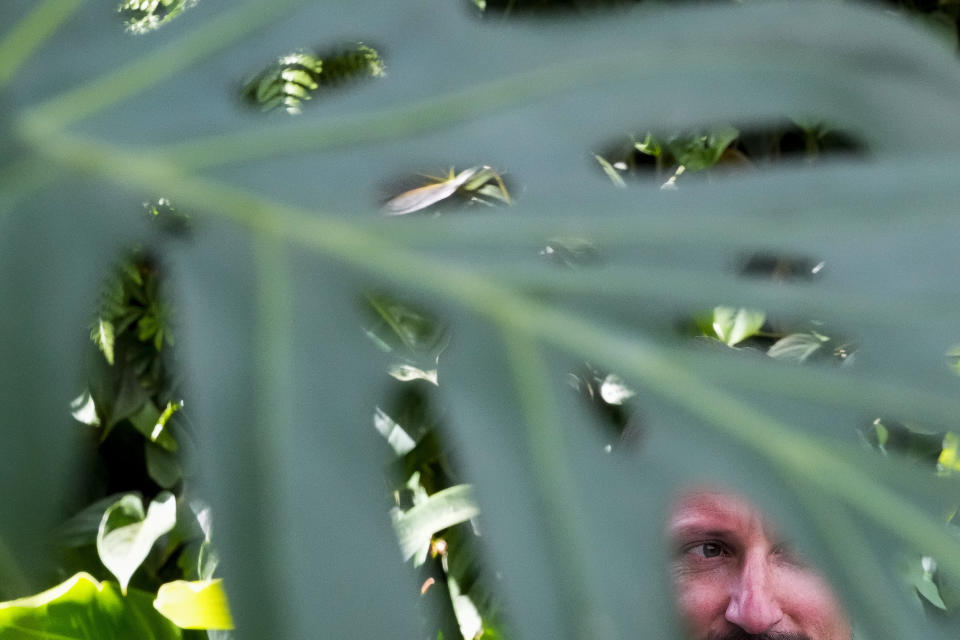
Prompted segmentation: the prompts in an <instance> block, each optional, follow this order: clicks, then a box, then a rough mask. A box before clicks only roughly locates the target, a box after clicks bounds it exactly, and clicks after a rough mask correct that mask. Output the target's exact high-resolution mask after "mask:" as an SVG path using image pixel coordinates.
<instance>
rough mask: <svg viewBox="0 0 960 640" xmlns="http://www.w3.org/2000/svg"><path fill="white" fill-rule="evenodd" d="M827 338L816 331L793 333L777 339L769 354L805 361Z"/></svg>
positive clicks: (784, 358) (779, 357)
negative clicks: (815, 332)
mask: <svg viewBox="0 0 960 640" xmlns="http://www.w3.org/2000/svg"><path fill="white" fill-rule="evenodd" d="M826 341H827V338H824V337H823V336H820V335H817V334H814V333H791V334H790V335H788V336H784V337H783V338H780V339H779V340H777V341H776V342H775V343H774V344H773V346H772V347H770V350H769V351H767V355H768V356H770V357H771V358H777V359H779V360H793V361H795V362H803V361H804V360H806V359H807V358H809V357H810V356H811V355H813V353H814V352H816V351H817V350H818V349H819V348H820V347H822V346H823V343H825V342H826Z"/></svg>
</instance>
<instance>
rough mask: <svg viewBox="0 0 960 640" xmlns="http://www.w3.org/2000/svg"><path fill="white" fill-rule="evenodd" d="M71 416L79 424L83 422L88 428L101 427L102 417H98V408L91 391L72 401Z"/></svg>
mask: <svg viewBox="0 0 960 640" xmlns="http://www.w3.org/2000/svg"><path fill="white" fill-rule="evenodd" d="M70 415H72V416H73V419H74V420H76V421H77V422H82V423H83V424H85V425H87V426H90V427H99V426H100V416H98V415H97V407H96V405H95V404H94V402H93V396H91V395H90V390H89V389H87V390H86V391H84V392H83V393H81V394H80V395H79V396H77V397H76V398H74V399H73V400H71V401H70Z"/></svg>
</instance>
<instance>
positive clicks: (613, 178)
mask: <svg viewBox="0 0 960 640" xmlns="http://www.w3.org/2000/svg"><path fill="white" fill-rule="evenodd" d="M593 157H594V158H596V160H597V162H599V163H600V168H601V169H603V172H604V173H605V174H607V177H608V178H610V182H612V183H613V186H615V187H620V188H623V187H626V186H627V183H626V182H624V181H623V178H622V177H621V176H620V173H619V172H618V171H617V170H616V168H614V166H613V165H612V164H610V161H609V160H607V159H606V158H604V157H603V156H601V155H597V154H596V153H595V154H593Z"/></svg>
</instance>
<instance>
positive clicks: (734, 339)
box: [713, 307, 767, 347]
mask: <svg viewBox="0 0 960 640" xmlns="http://www.w3.org/2000/svg"><path fill="white" fill-rule="evenodd" d="M766 317H767V315H766V313H764V312H763V311H757V310H755V309H744V308H743V307H741V308H739V309H735V308H733V307H715V308H714V310H713V330H714V332H715V333H716V334H717V337H718V338H719V339H720V340H721V341H723V342H724V343H725V344H727V345H728V346H731V347H732V346H734V345H736V344H739V343H740V342H743V341H744V340H746V339H747V338H749V337H751V336H755V335H757V332H758V331H760V327H762V326H763V323H764V321H765V320H766Z"/></svg>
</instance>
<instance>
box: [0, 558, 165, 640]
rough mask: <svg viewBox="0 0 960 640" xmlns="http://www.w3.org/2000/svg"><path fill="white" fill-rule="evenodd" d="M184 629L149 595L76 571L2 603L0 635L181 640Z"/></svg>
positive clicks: (24, 639)
mask: <svg viewBox="0 0 960 640" xmlns="http://www.w3.org/2000/svg"><path fill="white" fill-rule="evenodd" d="M181 637H182V634H181V632H180V630H179V629H178V628H177V627H176V626H175V625H174V624H173V623H171V622H170V621H169V620H167V619H166V618H165V617H164V616H162V615H160V614H159V613H158V612H157V611H156V610H155V609H154V608H153V597H152V596H151V595H150V594H149V593H145V592H142V591H138V590H136V589H130V590H129V591H128V592H126V593H121V590H120V589H119V588H118V587H117V585H115V584H113V583H110V582H103V583H100V582H97V581H96V580H95V579H94V578H93V577H92V576H90V575H88V574H85V573H78V574H77V575H75V576H73V577H72V578H70V579H69V580H67V581H66V582H64V583H63V584H60V585H58V586H56V587H53V588H52V589H50V590H48V591H45V592H43V593H40V594H37V595H35V596H32V597H29V598H23V599H21V600H15V601H13V602H5V603H3V604H0V638H10V639H11V640H13V639H18V640H29V639H32V638H36V639H37V640H39V639H41V638H71V639H76V640H128V639H129V638H143V639H144V640H179V639H180V638H181Z"/></svg>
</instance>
